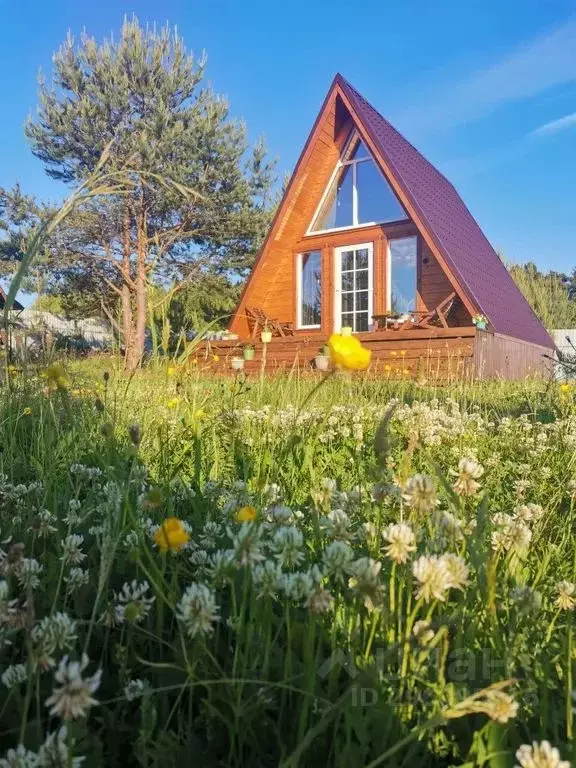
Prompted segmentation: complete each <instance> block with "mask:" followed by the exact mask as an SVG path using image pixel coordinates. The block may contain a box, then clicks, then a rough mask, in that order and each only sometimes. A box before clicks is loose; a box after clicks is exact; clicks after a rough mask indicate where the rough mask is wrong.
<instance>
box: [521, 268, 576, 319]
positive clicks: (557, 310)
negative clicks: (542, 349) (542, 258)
mask: <svg viewBox="0 0 576 768" xmlns="http://www.w3.org/2000/svg"><path fill="white" fill-rule="evenodd" d="M508 269H509V271H510V274H511V275H512V277H513V278H514V280H515V282H516V285H517V286H518V287H519V288H520V290H521V291H522V293H523V294H524V296H525V298H526V299H527V301H528V303H529V304H530V306H531V307H532V309H533V310H534V312H535V313H536V315H537V316H538V318H539V319H540V321H541V322H542V323H543V325H544V326H545V327H546V328H548V329H551V330H552V329H554V328H574V327H576V302H574V301H573V299H572V297H571V295H570V290H569V288H570V286H569V278H568V277H567V276H566V275H563V274H561V273H559V272H548V273H544V272H540V271H539V270H538V268H537V267H536V265H535V264H533V263H532V262H529V263H527V264H512V265H510V266H509V267H508Z"/></svg>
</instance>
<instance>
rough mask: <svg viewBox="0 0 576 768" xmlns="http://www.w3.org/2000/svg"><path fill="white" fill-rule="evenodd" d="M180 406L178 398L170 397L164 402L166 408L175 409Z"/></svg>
mask: <svg viewBox="0 0 576 768" xmlns="http://www.w3.org/2000/svg"><path fill="white" fill-rule="evenodd" d="M179 405H180V398H179V397H171V398H170V400H167V401H166V408H170V409H173V408H177V407H178V406H179Z"/></svg>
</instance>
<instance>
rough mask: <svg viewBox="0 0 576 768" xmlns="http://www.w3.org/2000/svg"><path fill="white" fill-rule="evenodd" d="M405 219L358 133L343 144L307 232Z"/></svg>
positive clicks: (402, 211) (399, 204)
mask: <svg viewBox="0 0 576 768" xmlns="http://www.w3.org/2000/svg"><path fill="white" fill-rule="evenodd" d="M407 218H408V216H407V214H406V211H405V210H404V208H403V207H402V205H401V203H400V202H399V200H398V198H397V197H396V195H395V194H394V192H393V191H392V189H391V187H390V185H389V184H388V182H387V181H386V179H385V178H384V176H383V175H382V174H381V173H380V171H379V169H378V167H377V165H376V163H375V162H374V159H373V158H372V155H371V154H370V152H369V151H368V149H367V148H366V145H365V144H364V142H363V141H362V140H361V139H360V137H359V136H358V134H357V133H354V134H353V135H352V137H351V138H350V140H349V141H348V143H347V145H346V149H345V150H344V152H343V154H342V157H341V159H340V161H339V162H338V165H337V166H336V170H335V171H334V174H333V176H332V178H331V179H330V182H329V184H328V187H327V189H326V192H325V193H324V196H323V198H322V202H321V203H320V208H319V209H318V211H317V213H316V215H315V217H314V221H313V222H312V226H311V227H310V230H309V231H310V232H324V231H326V230H329V229H345V228H347V227H359V226H362V225H366V224H383V223H385V222H391V221H403V220H405V219H407Z"/></svg>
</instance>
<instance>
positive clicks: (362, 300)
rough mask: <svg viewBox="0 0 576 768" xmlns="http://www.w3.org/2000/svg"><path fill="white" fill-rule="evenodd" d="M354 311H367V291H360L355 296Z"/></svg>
mask: <svg viewBox="0 0 576 768" xmlns="http://www.w3.org/2000/svg"><path fill="white" fill-rule="evenodd" d="M356 309H357V310H365V311H368V291H360V292H359V293H357V294H356Z"/></svg>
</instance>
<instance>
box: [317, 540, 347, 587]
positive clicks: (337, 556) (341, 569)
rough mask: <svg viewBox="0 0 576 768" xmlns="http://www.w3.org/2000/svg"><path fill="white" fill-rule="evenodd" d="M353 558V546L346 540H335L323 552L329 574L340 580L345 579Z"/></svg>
mask: <svg viewBox="0 0 576 768" xmlns="http://www.w3.org/2000/svg"><path fill="white" fill-rule="evenodd" d="M353 559H354V553H353V552H352V548H351V547H350V545H349V544H347V543H346V542H345V541H333V542H332V543H331V544H329V545H328V546H327V547H326V549H325V550H324V552H323V554H322V562H323V564H324V568H325V569H326V572H327V574H329V575H332V576H334V577H335V578H336V579H337V580H339V581H341V580H342V579H343V577H344V573H345V572H346V571H347V570H348V568H349V566H350V564H351V562H352V560H353Z"/></svg>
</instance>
